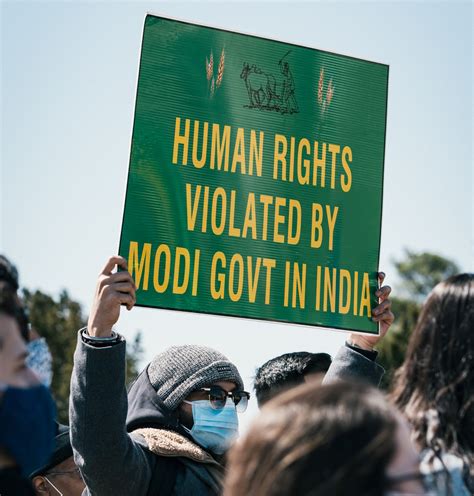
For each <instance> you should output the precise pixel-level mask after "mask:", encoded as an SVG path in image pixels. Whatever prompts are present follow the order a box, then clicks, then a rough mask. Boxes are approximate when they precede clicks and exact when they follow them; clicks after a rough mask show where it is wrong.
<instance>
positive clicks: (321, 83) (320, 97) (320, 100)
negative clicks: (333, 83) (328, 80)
mask: <svg viewBox="0 0 474 496" xmlns="http://www.w3.org/2000/svg"><path fill="white" fill-rule="evenodd" d="M323 93H324V69H321V72H320V73H319V83H318V103H319V105H321V104H322V103H323Z"/></svg>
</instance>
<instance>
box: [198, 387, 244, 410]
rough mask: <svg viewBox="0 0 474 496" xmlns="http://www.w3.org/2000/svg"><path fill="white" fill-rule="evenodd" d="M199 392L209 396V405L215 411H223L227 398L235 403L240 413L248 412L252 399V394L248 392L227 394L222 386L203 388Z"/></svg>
mask: <svg viewBox="0 0 474 496" xmlns="http://www.w3.org/2000/svg"><path fill="white" fill-rule="evenodd" d="M198 391H204V392H205V393H208V394H209V403H210V404H211V407H212V408H213V409H214V410H222V409H223V408H224V407H225V404H226V402H227V398H230V399H231V400H232V401H233V402H234V405H235V409H236V410H237V411H238V412H239V413H243V412H245V410H247V405H248V403H249V398H250V393H247V391H230V392H227V391H226V390H225V389H222V388H221V387H220V386H211V387H203V388H200V389H198Z"/></svg>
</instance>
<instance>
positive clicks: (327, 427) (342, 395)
mask: <svg viewBox="0 0 474 496" xmlns="http://www.w3.org/2000/svg"><path fill="white" fill-rule="evenodd" d="M435 494H436V493H432V492H431V488H430V481H429V480H425V478H424V477H423V474H421V472H420V469H419V457H418V452H417V451H416V449H415V447H414V446H413V445H412V443H411V441H410V434H409V429H408V426H407V424H406V422H405V421H404V419H403V418H402V416H401V415H400V414H399V413H398V412H396V410H395V409H394V408H393V407H391V406H390V405H389V403H388V402H387V401H386V400H385V398H384V397H383V395H382V394H380V393H379V392H378V391H377V390H376V389H374V388H373V387H371V386H370V385H368V384H367V383H345V382H339V383H335V384H330V385H323V386H321V385H319V384H317V383H315V382H310V383H307V384H303V385H301V386H298V387H295V388H293V389H291V390H288V391H287V392H285V393H282V394H280V395H278V396H277V397H276V398H274V399H273V400H271V401H269V402H268V403H267V404H265V406H264V407H263V409H262V411H261V413H260V415H259V416H258V417H257V418H256V420H255V421H254V422H253V424H252V425H251V427H250V429H249V431H248V432H247V434H246V435H245V436H244V438H243V439H242V440H241V441H239V442H238V443H236V444H235V446H234V447H233V448H232V449H231V451H230V453H229V463H228V472H227V477H226V481H225V485H224V496H260V495H265V496H294V495H298V496H334V495H337V496H353V495H364V496H395V495H398V496H403V495H406V496H408V495H410V496H415V495H425V496H428V495H430V496H435Z"/></svg>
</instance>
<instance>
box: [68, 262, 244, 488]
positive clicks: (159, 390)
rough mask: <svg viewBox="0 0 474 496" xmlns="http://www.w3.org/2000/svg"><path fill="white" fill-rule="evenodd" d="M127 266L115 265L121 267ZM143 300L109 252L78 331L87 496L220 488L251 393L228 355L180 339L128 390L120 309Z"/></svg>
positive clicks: (76, 435)
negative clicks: (84, 322) (228, 453)
mask: <svg viewBox="0 0 474 496" xmlns="http://www.w3.org/2000/svg"><path fill="white" fill-rule="evenodd" d="M116 265H117V266H118V267H120V268H121V269H123V270H122V271H118V272H115V273H114V272H113V269H114V267H115V266H116ZM121 304H124V305H126V306H127V309H128V310H130V309H131V308H132V307H133V305H134V304H135V285H134V282H133V279H132V278H131V276H130V274H129V272H128V271H127V262H126V260H125V259H123V258H122V257H111V258H110V259H109V261H108V262H107V264H106V265H105V267H104V269H103V271H102V273H101V275H100V276H99V281H98V284H97V290H96V294H95V298H94V302H93V305H92V310H91V314H90V316H89V321H88V326H87V328H86V329H83V330H81V331H80V332H79V333H78V343H77V348H76V352H75V355H74V369H73V373H72V378H71V398H70V422H71V424H70V425H71V444H72V447H73V451H74V458H75V462H76V464H77V465H78V467H79V468H80V471H81V473H82V476H83V478H84V481H85V483H86V486H87V487H86V489H85V491H84V495H89V494H100V495H101V496H107V495H111V496H120V495H123V496H129V495H134V496H140V495H144V496H145V495H150V496H156V495H158V494H163V495H171V494H173V495H178V496H179V495H186V496H189V495H191V494H192V495H193V496H200V495H217V494H220V493H221V489H222V481H223V475H224V471H223V466H222V461H223V460H222V459H223V456H224V454H225V452H226V451H227V449H228V448H229V446H230V445H231V443H232V442H233V441H234V439H235V438H236V436H237V434H238V417H237V413H238V412H242V411H244V410H245V409H246V406H247V402H248V398H249V393H247V392H245V391H244V390H243V389H244V385H243V382H242V378H241V376H240V374H239V372H238V370H237V368H236V367H235V365H234V364H232V363H231V362H230V361H229V360H228V359H227V358H226V357H225V356H224V355H222V354H221V353H219V352H218V351H215V350H213V349H210V348H207V347H204V346H194V345H187V346H174V347H172V348H170V349H168V350H166V351H164V352H163V353H160V354H159V355H157V356H156V357H155V358H154V359H153V360H152V361H151V363H150V364H148V365H147V367H145V369H144V370H143V371H142V372H141V374H140V375H139V376H138V378H137V379H136V381H135V382H134V383H133V384H132V386H131V388H130V390H129V392H128V397H127V393H126V390H125V340H124V339H123V338H122V337H121V336H120V335H118V334H116V333H115V332H114V331H112V326H113V325H114V324H115V323H116V322H117V320H118V318H119V314H120V306H121Z"/></svg>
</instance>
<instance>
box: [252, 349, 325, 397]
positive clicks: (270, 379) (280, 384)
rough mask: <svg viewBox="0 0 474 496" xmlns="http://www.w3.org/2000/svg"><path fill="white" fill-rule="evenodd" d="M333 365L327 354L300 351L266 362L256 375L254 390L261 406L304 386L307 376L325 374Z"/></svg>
mask: <svg viewBox="0 0 474 496" xmlns="http://www.w3.org/2000/svg"><path fill="white" fill-rule="evenodd" d="M330 365H331V356H330V355H328V354H327V353H308V352H307V351H298V352H294V353H285V354H284V355H280V356H277V357H275V358H272V359H271V360H268V362H265V363H264V364H263V365H262V366H261V367H260V368H259V369H258V370H257V373H256V375H255V381H254V388H255V394H256V396H257V402H258V405H259V406H261V405H263V404H264V403H266V402H267V401H268V400H270V399H272V398H273V397H275V396H276V395H277V394H279V393H281V392H282V391H284V390H286V389H289V388H291V387H294V386H298V385H300V384H303V382H304V377H305V375H306V374H311V373H317V372H321V373H325V372H326V371H327V370H328V368H329V366H330Z"/></svg>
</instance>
